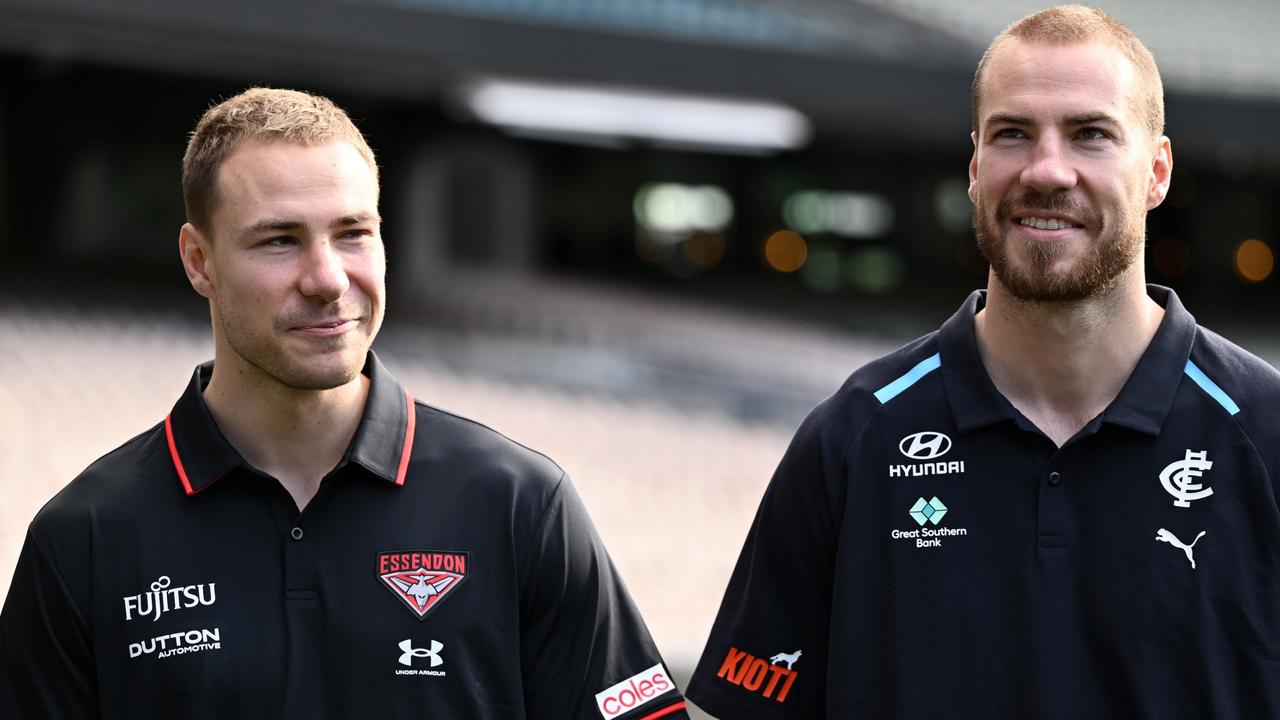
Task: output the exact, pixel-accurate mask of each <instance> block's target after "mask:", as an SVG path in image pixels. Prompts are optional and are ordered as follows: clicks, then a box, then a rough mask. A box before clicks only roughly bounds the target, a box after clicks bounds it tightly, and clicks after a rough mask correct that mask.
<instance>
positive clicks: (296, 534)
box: [289, 473, 1057, 540]
mask: <svg viewBox="0 0 1280 720" xmlns="http://www.w3.org/2000/svg"><path fill="white" fill-rule="evenodd" d="M1054 474H1055V475H1056V474H1057V473H1054ZM289 537H291V538H293V539H294V540H301V539H302V528H300V527H296V528H294V529H292V530H290V531H289Z"/></svg>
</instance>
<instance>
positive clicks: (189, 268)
mask: <svg viewBox="0 0 1280 720" xmlns="http://www.w3.org/2000/svg"><path fill="white" fill-rule="evenodd" d="M210 249H211V246H210V244H209V238H208V237H207V236H206V235H204V234H203V233H201V232H200V231H199V230H198V229H196V226H195V225H192V224H191V223H185V224H184V225H183V226H182V229H181V230H179V231H178V255H179V257H181V258H182V269H183V270H185V271H186V272H187V280H189V281H190V282H191V287H193V288H195V291H196V292H197V293H199V294H200V295H202V296H203V297H206V298H209V299H210V300H212V299H213V298H214V297H215V296H216V295H217V292H216V290H215V288H214V278H213V264H212V263H210V262H209V253H210Z"/></svg>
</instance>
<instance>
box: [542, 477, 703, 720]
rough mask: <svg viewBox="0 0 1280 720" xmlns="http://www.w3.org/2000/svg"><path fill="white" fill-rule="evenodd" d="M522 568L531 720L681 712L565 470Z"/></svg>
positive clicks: (626, 719)
mask: <svg viewBox="0 0 1280 720" xmlns="http://www.w3.org/2000/svg"><path fill="white" fill-rule="evenodd" d="M527 558H528V560H527V562H525V563H524V565H523V567H522V570H521V577H520V586H521V599H520V605H521V630H520V633H521V638H520V642H521V665H522V672H523V675H524V677H523V682H524V694H525V713H526V716H527V717H528V718H529V719H530V720H571V719H580V720H588V719H589V718H590V719H592V720H602V719H603V720H614V718H618V719H619V720H657V719H658V718H669V719H671V720H687V718H688V717H689V716H688V715H687V714H686V712H685V710H684V700H683V698H682V697H681V695H680V692H679V690H678V689H677V688H676V685H675V681H674V680H673V679H672V677H671V673H670V671H669V670H668V669H667V667H666V666H665V664H664V663H663V661H662V658H661V656H659V654H658V651H657V648H656V647H655V646H654V644H653V640H652V639H651V638H650V637H649V631H648V629H647V628H646V627H645V624H644V620H643V619H642V618H641V617H640V613H639V611H638V610H637V609H636V606H635V603H633V602H632V600H631V597H630V595H629V594H628V593H627V589H626V586H625V585H623V583H622V580H621V578H619V577H618V573H617V571H616V570H615V568H614V567H613V563H612V562H611V561H610V560H609V555H608V553H607V552H606V551H605V548H604V544H603V543H602V542H601V541H600V538H599V536H598V535H597V534H596V531H595V528H594V527H593V526H592V524H591V520H590V518H589V517H588V516H587V511H586V508H585V507H584V506H583V504H582V501H581V499H579V497H578V495H577V493H576V492H575V491H574V489H573V486H572V484H571V483H570V482H569V479H568V477H561V479H560V482H559V485H558V486H557V487H556V490H555V492H554V494H553V495H552V497H551V500H550V502H549V503H548V506H547V508H546V511H545V514H544V516H543V518H542V520H541V524H540V525H539V527H538V529H537V530H536V531H535V533H534V536H533V538H532V540H531V545H530V547H529V548H528V549H527Z"/></svg>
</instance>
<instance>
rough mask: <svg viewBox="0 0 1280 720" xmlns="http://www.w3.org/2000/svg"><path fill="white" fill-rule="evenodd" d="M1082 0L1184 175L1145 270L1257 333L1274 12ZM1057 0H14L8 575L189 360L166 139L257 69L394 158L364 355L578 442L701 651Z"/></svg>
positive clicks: (907, 318)
mask: <svg viewBox="0 0 1280 720" xmlns="http://www.w3.org/2000/svg"><path fill="white" fill-rule="evenodd" d="M1101 6H1102V7H1104V8H1105V9H1107V10H1109V11H1110V12H1112V13H1113V14H1115V15H1116V16H1117V17H1118V18H1120V19H1121V20H1122V21H1124V22H1126V23H1127V24H1128V25H1129V26H1130V27H1131V28H1132V29H1133V30H1134V31H1135V32H1137V34H1138V35H1139V36H1140V37H1142V38H1143V39H1144V41H1145V42H1146V43H1147V44H1148V46H1149V47H1150V48H1151V49H1152V51H1153V52H1154V54H1155V56H1156V58H1157V61H1158V62H1159V63H1160V65H1161V69H1162V73H1163V76H1164V81H1165V86H1166V96H1167V108H1168V109H1167V116H1168V135H1169V136H1170V137H1171V138H1172V139H1173V148H1174V159H1175V176H1174V181H1173V186H1172V189H1171V192H1170V195H1169V198H1168V200H1167V201H1166V202H1165V204H1164V205H1163V206H1162V207H1161V208H1159V209H1157V210H1156V211H1154V212H1153V213H1151V215H1150V219H1149V225H1148V227H1149V243H1148V252H1147V267H1148V276H1149V278H1150V280H1151V281H1153V282H1157V283H1161V284H1165V285H1169V286H1172V287H1173V288H1175V289H1176V290H1177V291H1178V292H1179V294H1180V295H1181V296H1182V298H1183V301H1184V302H1185V303H1186V304H1187V305H1188V306H1189V307H1190V308H1191V310H1192V311H1193V312H1194V313H1195V314H1196V315H1197V317H1198V318H1199V319H1200V320H1201V321H1202V322H1204V323H1205V324H1208V325H1210V326H1212V327H1214V328H1215V329H1217V330H1219V331H1222V332H1224V333H1225V334H1227V335H1228V336H1229V337H1232V338H1233V339H1236V340H1237V341H1239V342H1241V343H1242V344H1245V345H1246V346H1247V347H1249V348H1251V349H1253V350H1254V351H1255V352H1258V353H1259V354H1261V355H1263V356H1264V357H1266V358H1268V359H1270V360H1271V361H1272V362H1273V363H1274V362H1275V361H1276V358H1277V357H1280V343H1277V341H1276V339H1275V338H1276V333H1275V330H1274V326H1273V324H1272V322H1271V315H1272V311H1273V308H1274V307H1275V303H1276V300H1277V282H1276V280H1275V278H1274V277H1273V265H1274V254H1273V253H1274V249H1275V248H1276V247H1277V242H1280V236H1278V232H1277V230H1278V227H1277V220H1278V219H1280V218H1278V217H1277V213H1278V212H1280V211H1278V209H1277V202H1276V201H1277V194H1278V191H1280V133H1277V131H1276V128H1277V127H1280V73H1277V72H1276V70H1275V68H1277V67H1280V48H1278V46H1277V43H1275V42H1274V41H1273V40H1272V39H1271V38H1270V37H1269V35H1270V34H1271V29H1272V28H1275V27H1280V4H1277V3H1274V2H1270V1H1266V0H1237V1H1236V2H1219V3H1213V4H1207V3H1201V2H1190V1H1187V0H1178V1H1167V2H1154V1H1151V2H1141V1H1138V0H1130V1H1128V2H1105V3H1101ZM1040 7H1043V6H1042V5H1039V4H1029V3H1025V2H1017V1H1014V0H969V1H967V2H950V1H947V0H898V1H891V0H791V1H789V2H779V1H776V0H775V1H772V2H770V1H765V0H760V1H752V0H738V1H736V2H734V1H731V0H471V1H465V0H306V1H303V0H253V1H249V0H226V1H224V2H219V3H183V2H172V1H170V0H111V1H110V2H106V1H102V2H90V1H87V0H30V1H27V0H0V356H3V359H0V372H3V380H0V383H3V385H0V431H7V434H6V435H5V436H4V437H5V438H7V439H5V440H0V442H4V443H5V446H4V448H3V453H2V454H3V455H4V456H6V458H7V459H6V460H4V461H0V471H3V474H0V492H3V493H4V497H5V498H6V499H7V500H9V502H8V503H6V505H7V506H8V507H9V509H8V511H7V513H8V514H7V515H3V514H0V526H3V528H4V529H3V534H2V535H0V576H2V577H3V579H0V583H3V582H6V581H7V579H8V577H9V568H10V567H11V566H12V558H13V557H14V556H15V555H16V552H17V547H18V545H19V544H20V542H21V534H22V530H23V528H24V526H25V523H26V522H27V521H28V519H29V518H30V516H31V514H32V513H33V512H35V510H36V509H37V508H38V507H39V505H40V503H41V502H43V500H44V499H45V498H47V497H48V495H49V494H51V493H52V492H54V491H56V489H57V488H58V487H60V486H61V485H62V484H63V483H65V482H66V481H67V480H69V479H70V478H71V477H72V476H74V474H75V472H77V471H78V469H79V467H82V466H83V465H84V463H85V462H88V461H89V460H92V458H93V457H94V456H96V454H97V453H100V452H103V451H105V450H107V449H109V448H110V447H113V446H114V445H116V444H118V443H119V442H120V441H122V440H124V439H126V438H127V437H129V436H130V435H132V434H134V433H136V432H139V431H141V430H142V429H144V428H145V427H146V424H148V423H149V422H154V420H155V419H157V418H158V417H160V416H162V415H163V412H164V410H165V408H167V406H168V404H169V403H171V402H172V400H173V398H174V397H176V395H177V393H178V392H179V391H180V389H181V387H182V384H183V382H184V379H185V377H184V376H185V375H186V374H187V373H189V372H190V363H191V362H193V361H196V360H198V359H199V358H200V357H201V356H203V355H207V353H208V343H207V339H206V335H205V333H206V331H205V328H204V324H207V314H206V311H205V308H204V306H203V305H202V303H201V301H199V299H198V298H196V296H195V295H194V294H193V293H191V292H190V290H189V288H188V287H187V286H186V283H185V278H184V277H183V275H182V273H181V270H180V267H179V264H178V263H177V261H176V260H177V257H176V239H177V230H178V227H179V226H180V225H181V223H182V222H183V209H182V199H181V193H180V188H179V176H180V163H181V158H182V153H183V149H184V146H185V141H186V135H187V133H188V132H189V130H190V128H191V127H192V125H193V124H194V122H195V120H196V119H197V118H198V117H199V116H200V114H201V113H202V112H203V111H204V110H205V109H206V108H207V107H208V106H209V105H210V104H212V103H213V102H216V101H217V100H219V99H222V98H225V97H229V96H230V95H233V94H235V93H237V92H239V91H241V90H243V89H244V88H246V87H248V86H252V85H270V86H276V87H293V88H299V89H306V90H310V91H313V92H319V93H322V94H326V95H329V96H330V97H332V98H333V99H334V100H336V101H337V102H338V103H339V104H340V105H342V106H343V107H345V108H346V109H347V110H348V111H349V112H350V114H351V115H352V117H353V118H354V119H355V120H356V122H357V124H358V125H359V126H360V127H361V128H362V130H363V131H364V132H365V134H366V136H367V138H368V140H369V142H370V144H371V145H372V146H373V148H374V149H375V151H376V152H377V154H378V157H379V161H380V164H381V167H382V178H383V181H382V192H383V213H382V214H383V216H384V218H385V225H384V233H383V234H384V237H385V238H386V241H387V244H388V252H389V255H390V260H391V269H390V275H389V290H390V293H391V296H392V301H391V308H390V312H389V315H388V317H389V324H388V326H387V331H386V332H385V333H384V335H383V337H382V339H380V341H379V347H381V348H383V350H384V352H385V353H386V354H387V355H388V356H389V357H390V358H391V360H392V361H393V367H394V368H397V369H398V371H399V372H401V373H402V374H406V375H410V376H413V377H417V378H419V381H420V382H421V383H422V384H424V385H427V386H428V387H430V388H432V391H433V392H434V393H435V395H436V396H445V397H449V398H450V399H451V400H452V402H454V403H455V404H456V405H460V406H461V407H455V409H458V410H461V411H464V412H469V413H470V414H477V415H479V414H483V413H486V412H488V413H491V414H492V415H493V416H496V418H497V419H494V417H488V418H486V417H481V418H480V419H482V420H489V421H490V422H491V423H493V424H495V425H496V426H497V427H499V429H502V430H504V431H505V432H508V434H511V435H513V436H514V437H516V438H517V439H521V440H525V441H529V442H530V443H531V444H535V445H538V446H539V447H542V448H543V449H549V451H550V453H551V454H552V455H553V456H554V457H557V458H558V459H560V460H561V462H562V463H563V464H565V465H566V466H567V467H569V469H570V471H571V472H572V473H574V474H575V476H577V477H578V478H579V482H580V484H582V485H583V486H584V496H585V497H586V498H587V500H588V502H589V504H591V506H592V510H593V513H595V514H596V516H597V520H598V522H599V523H600V525H601V527H602V532H603V533H604V534H605V536H606V539H607V540H608V541H609V542H610V545H611V547H614V551H615V554H618V555H620V556H621V557H620V564H621V565H623V569H624V571H626V573H628V575H629V577H635V578H639V580H640V582H638V583H637V582H636V581H635V580H633V585H635V586H636V587H634V588H633V589H635V591H636V594H637V596H638V598H639V599H640V601H641V605H642V607H644V608H645V609H646V612H647V613H649V614H651V615H655V616H657V619H651V622H652V623H653V624H654V625H655V632H656V633H657V634H658V636H659V640H660V642H663V643H664V644H665V645H666V649H667V650H668V652H669V654H672V655H675V656H677V658H678V661H679V662H680V663H682V664H684V665H688V664H690V663H691V662H692V658H693V657H694V656H696V653H697V650H698V648H699V646H700V643H701V639H702V638H703V637H705V632H706V628H707V626H709V623H710V618H711V615H712V614H713V613H714V609H715V603H716V602H717V601H718V597H719V592H720V591H721V589H722V588H723V585H724V580H725V579H726V578H727V574H728V571H729V568H730V566H731V564H732V562H733V559H734V557H735V556H736V551H737V547H738V546H739V544H740V542H741V538H742V537H743V536H744V535H745V533H746V527H747V524H748V523H749V519H750V513H751V510H752V508H753V507H754V504H755V502H756V501H757V499H758V497H759V492H760V489H761V488H762V486H763V483H764V482H766V481H767V478H768V475H769V473H770V472H771V470H772V466H773V464H774V463H776V460H777V457H778V454H779V453H780V452H781V449H782V447H783V446H784V445H785V442H786V438H787V437H788V436H789V434H790V432H791V431H792V430H793V429H794V426H795V424H796V423H797V422H798V421H799V419H800V418H801V417H802V416H803V413H804V412H805V410H806V408H808V407H809V406H811V405H812V404H813V402H815V401H817V400H818V399H820V398H821V397H822V396H824V395H825V394H827V393H829V392H831V391H833V390H834V389H835V387H836V386H837V385H838V384H839V382H840V379H841V378H843V377H844V376H845V375H847V374H848V373H849V372H851V371H852V370H853V369H855V367H856V365H857V364H858V363H859V362H862V361H864V360H865V359H867V358H869V357H873V356H874V355H876V354H878V353H880V352H883V351H885V350H887V349H889V348H891V347H893V345H895V344H896V343H899V342H901V341H903V340H905V339H908V338H910V337H912V336H914V335H918V334H920V333H923V332H927V331H929V330H930V329H932V328H933V327H935V326H936V325H937V324H938V323H939V322H940V321H941V320H943V319H945V317H946V316H947V315H949V314H950V313H951V312H952V311H953V309H954V308H955V307H956V306H958V304H959V303H960V302H961V300H962V299H963V298H964V296H965V294H966V293H967V292H969V291H970V290H971V289H972V288H974V287H979V286H981V285H983V284H984V282H985V273H986V268H985V265H984V263H983V261H982V259H981V258H980V257H979V256H978V254H977V252H976V249H975V247H974V243H973V239H972V232H971V230H970V205H969V201H968V198H967V196H966V186H967V177H966V165H967V162H968V159H969V154H970V148H971V145H970V142H969V138H968V133H969V129H970V125H969V100H968V94H969V82H970V79H971V77H972V73H973V69H974V67H975V65H976V62H977V59H978V57H979V55H980V54H981V52H982V49H983V48H984V47H985V46H986V44H987V43H988V42H989V40H990V38H991V37H992V36H993V35H994V34H995V33H997V32H998V31H999V30H1000V29H1001V28H1002V27H1004V26H1005V25H1007V24H1008V23H1009V22H1011V21H1013V20H1016V19H1017V18H1018V17H1021V16H1022V15H1024V14H1026V13H1028V12H1032V11H1034V10H1037V9H1039V8H1040ZM95 333H96V334H95ZM131 333H132V334H131ZM41 373H43V374H41ZM158 377H163V378H164V379H165V381H164V382H163V383H161V382H158V381H157V378H158ZM41 378H43V380H41ZM129 378H135V379H133V380H130V379H129ZM77 383H78V384H77ZM130 383H135V384H134V385H130ZM113 386H114V387H116V388H117V390H116V391H115V392H116V396H110V397H106V398H105V399H104V397H103V396H102V395H101V393H103V392H109V389H110V387H113ZM120 387H125V388H130V389H129V390H128V391H120V390H119V388H120ZM104 388H105V389H104ZM415 392H416V391H415ZM451 393H452V394H451ZM416 394H419V395H420V396H422V395H423V394H422V393H419V392H416ZM426 399H427V400H428V401H430V400H431V396H429V395H428V396H426ZM59 403H61V404H59ZM122 405H123V406H126V407H128V408H132V409H133V410H135V411H136V412H138V413H139V415H138V417H139V419H138V420H137V421H136V423H137V424H136V425H134V424H130V422H133V421H132V420H130V421H129V422H123V421H121V420H120V416H119V413H120V412H122V410H121V409H120V408H121V406H122ZM95 412H96V413H103V414H104V415H95V414H93V413H95ZM102 417H108V418H111V420H110V421H104V420H102V419H101V418H102ZM130 417H132V416H130ZM148 418H149V419H148ZM574 423H585V424H584V425H582V427H581V428H579V426H578V425H575V424H574ZM646 423H647V424H646ZM547 428H560V432H559V433H556V432H551V431H549V430H547ZM645 428H649V429H648V430H646V429H645ZM584 433H587V434H586V435H584ZM590 433H596V434H597V435H598V436H597V435H591V434H590ZM601 433H603V435H600V434H601ZM69 437H70V438H77V440H75V441H74V442H71V443H68V438H69ZM67 444H71V445H72V446H73V447H72V448H71V449H70V450H68V449H67V448H66V447H65V446H66V445H67ZM584 445H589V446H590V448H587V449H584V448H583V446H584ZM747 445H750V446H751V447H752V448H753V450H750V451H748V450H744V449H743V448H744V447H745V446H747ZM546 446H549V448H548V447H546ZM605 447H609V448H613V449H612V450H610V451H609V452H601V451H599V448H605ZM591 448H594V450H592V449H591ZM628 452H634V456H629V455H626V453H628ZM753 452H754V453H757V454H752V453H753ZM725 455H728V456H732V457H731V458H727V459H726V458H725V457H723V456H725ZM655 457H658V458H666V460H665V461H663V462H666V463H667V464H666V465H664V466H662V467H661V468H660V469H659V468H654V467H650V465H649V464H652V463H653V462H655V461H654V458H655ZM51 458H52V459H51ZM735 462H736V463H739V465H734V464H733V463H735ZM574 463H578V464H579V466H580V467H578V468H575V467H572V465H573V464H574ZM646 463H649V464H646ZM708 468H713V470H708ZM716 468H718V469H716ZM657 475H661V476H662V477H663V478H664V479H665V480H664V482H667V483H669V485H668V486H664V487H667V489H668V490H669V491H670V492H669V494H665V495H663V496H662V497H658V498H649V500H652V502H653V505H652V507H651V510H650V512H652V515H649V516H646V517H645V518H644V519H645V522H646V523H648V524H647V525H644V526H643V527H644V528H645V529H643V532H642V531H640V530H637V529H636V524H635V523H634V522H632V520H634V517H633V516H634V513H635V512H637V510H636V508H637V507H650V506H648V505H644V504H643V503H640V504H639V505H638V504H637V502H638V501H637V497H638V496H640V495H643V494H644V493H645V492H647V490H646V489H645V488H647V489H649V490H651V489H652V483H653V482H654V477H656V476H657ZM691 496H692V497H694V498H695V499H697V498H700V499H701V501H704V502H705V503H707V504H713V505H717V506H719V507H721V508H722V510H723V511H722V512H718V513H716V514H715V517H714V521H709V520H708V519H707V516H706V513H705V512H704V513H703V515H699V514H698V512H697V511H698V508H699V507H702V508H706V507H707V505H706V504H704V505H701V506H700V505H698V502H693V503H689V502H687V500H688V499H689V497H691ZM671 503H678V504H680V505H681V506H684V507H688V508H691V509H690V510H689V512H690V513H691V514H690V515H688V516H687V517H683V518H682V517H680V516H678V515H675V516H673V515H671V514H670V513H668V512H666V510H665V509H666V508H668V507H669V504H671ZM708 528H711V530H708ZM720 529H723V532H719V530H720ZM712 531H714V532H712ZM709 532H711V533H712V534H715V535H716V536H717V537H722V542H721V545H714V543H713V544H711V545H708V544H707V543H706V542H704V538H703V536H702V535H700V534H699V533H709ZM655 535H657V536H661V538H662V540H661V542H664V543H667V545H665V547H667V548H669V549H670V551H671V552H672V553H679V552H680V551H681V550H682V549H684V548H687V547H689V546H691V545H699V546H702V547H704V548H707V552H708V558H707V559H706V561H705V563H704V564H702V565H698V566H697V569H696V570H691V571H690V572H689V576H688V578H687V583H686V585H685V586H686V588H687V587H689V586H691V585H697V586H698V587H697V588H696V590H686V592H684V593H682V595H683V596H684V597H685V598H686V599H684V600H682V599H681V597H679V596H672V594H671V589H670V588H669V587H664V586H663V585H662V582H661V581H660V580H658V579H657V578H662V577H669V574H665V573H664V572H661V570H663V569H662V568H661V567H659V566H656V565H653V564H652V563H649V564H646V563H647V562H648V561H646V560H643V559H641V558H642V556H647V555H646V553H645V549H646V547H647V545H646V543H648V542H652V541H653V536H655ZM713 546H714V547H713ZM631 553H634V558H635V559H632V557H633V555H632V554H631ZM649 576H652V577H653V578H654V581H653V583H652V585H648V584H646V581H645V578H646V577H649ZM0 589H3V586H0ZM689 598H691V599H689Z"/></svg>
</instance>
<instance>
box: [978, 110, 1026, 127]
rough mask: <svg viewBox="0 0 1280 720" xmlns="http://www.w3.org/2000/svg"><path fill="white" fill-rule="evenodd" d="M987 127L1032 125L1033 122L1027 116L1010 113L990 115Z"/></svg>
mask: <svg viewBox="0 0 1280 720" xmlns="http://www.w3.org/2000/svg"><path fill="white" fill-rule="evenodd" d="M987 124H988V125H1032V124H1034V121H1033V120H1032V119H1031V118H1030V117H1029V116H1027V115H1013V114H1010V113H999V112H998V113H992V114H991V115H989V116H988V117H987Z"/></svg>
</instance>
